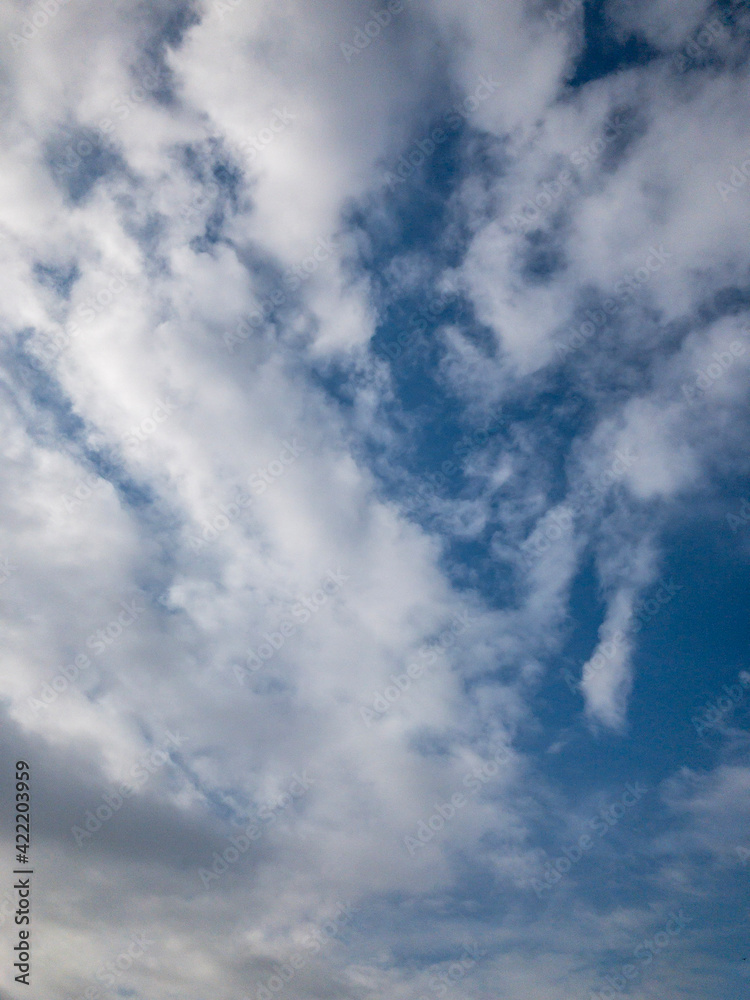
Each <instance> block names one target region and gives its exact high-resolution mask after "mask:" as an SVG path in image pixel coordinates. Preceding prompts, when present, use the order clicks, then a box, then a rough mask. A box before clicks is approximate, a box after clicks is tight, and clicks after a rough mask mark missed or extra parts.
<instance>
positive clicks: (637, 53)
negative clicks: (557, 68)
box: [568, 0, 659, 87]
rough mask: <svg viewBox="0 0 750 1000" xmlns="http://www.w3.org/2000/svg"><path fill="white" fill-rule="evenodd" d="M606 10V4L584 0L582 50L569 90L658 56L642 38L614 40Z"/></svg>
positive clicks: (604, 2)
mask: <svg viewBox="0 0 750 1000" xmlns="http://www.w3.org/2000/svg"><path fill="white" fill-rule="evenodd" d="M606 7H607V2H606V0H584V4H583V10H584V33H585V38H584V48H583V52H582V54H581V57H580V59H579V60H578V63H577V65H576V67H575V72H574V73H573V75H572V77H571V78H570V80H569V81H568V86H570V87H581V86H583V85H584V84H586V83H591V81H592V80H600V79H601V78H602V77H605V76H609V75H610V73H615V72H617V71H618V70H621V69H628V68H629V67H631V66H643V65H645V64H646V63H648V62H650V61H651V60H652V59H655V58H657V57H658V55H659V52H658V50H657V49H655V48H654V47H653V46H652V45H650V44H649V42H647V41H646V39H645V38H639V37H638V36H636V35H630V36H628V37H626V38H621V37H618V34H617V33H616V31H615V29H614V26H613V25H612V23H611V21H610V20H609V18H608V16H607V12H606Z"/></svg>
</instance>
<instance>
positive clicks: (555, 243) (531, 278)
mask: <svg viewBox="0 0 750 1000" xmlns="http://www.w3.org/2000/svg"><path fill="white" fill-rule="evenodd" d="M565 266H566V263H565V251H564V249H563V247H562V245H561V242H560V240H559V239H557V238H556V236H555V234H554V233H552V232H550V231H547V230H542V229H534V230H532V231H531V232H530V233H528V234H527V236H526V240H525V245H524V248H523V251H522V258H521V266H520V274H521V277H522V278H523V280H524V281H525V282H526V283H527V284H529V285H548V284H550V282H551V281H552V280H553V279H554V278H555V277H556V276H557V275H559V274H560V272H561V271H564V270H565Z"/></svg>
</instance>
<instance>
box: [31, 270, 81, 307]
mask: <svg viewBox="0 0 750 1000" xmlns="http://www.w3.org/2000/svg"><path fill="white" fill-rule="evenodd" d="M34 277H35V278H36V280H37V281H38V282H39V284H40V285H43V286H44V287H45V288H49V289H50V290H51V291H53V292H54V293H55V294H56V295H58V296H59V297H60V298H61V299H66V300H67V299H69V298H70V293H71V290H72V288H73V285H74V284H75V283H76V281H78V279H79V278H80V277H81V272H80V271H79V270H78V265H77V264H76V263H75V261H74V262H73V263H70V264H45V263H42V262H41V261H38V262H37V263H36V264H34Z"/></svg>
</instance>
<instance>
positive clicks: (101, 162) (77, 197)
mask: <svg viewBox="0 0 750 1000" xmlns="http://www.w3.org/2000/svg"><path fill="white" fill-rule="evenodd" d="M45 158H46V162H47V166H48V168H49V170H50V172H51V173H52V176H53V178H54V180H55V182H56V183H57V184H58V186H59V187H60V188H61V189H62V190H63V191H64V192H65V194H66V195H67V196H68V198H69V199H70V201H71V202H72V203H73V204H74V205H78V204H80V203H81V202H83V201H85V199H86V198H87V196H88V195H89V194H90V193H91V190H92V189H93V187H94V185H95V184H96V183H97V181H99V180H100V179H101V178H102V177H105V176H106V175H107V174H115V173H121V172H124V171H125V164H124V163H123V160H122V157H121V156H120V154H119V153H118V152H117V150H116V149H115V148H114V146H112V145H110V144H109V143H108V142H107V140H106V139H105V137H104V136H103V135H102V133H101V132H99V131H97V130H95V129H90V128H83V127H71V128H66V129H65V130H64V131H62V132H61V134H58V136H57V137H56V138H54V139H51V140H49V141H48V142H47V145H46V149H45Z"/></svg>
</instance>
